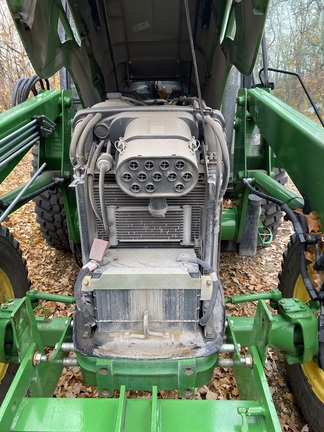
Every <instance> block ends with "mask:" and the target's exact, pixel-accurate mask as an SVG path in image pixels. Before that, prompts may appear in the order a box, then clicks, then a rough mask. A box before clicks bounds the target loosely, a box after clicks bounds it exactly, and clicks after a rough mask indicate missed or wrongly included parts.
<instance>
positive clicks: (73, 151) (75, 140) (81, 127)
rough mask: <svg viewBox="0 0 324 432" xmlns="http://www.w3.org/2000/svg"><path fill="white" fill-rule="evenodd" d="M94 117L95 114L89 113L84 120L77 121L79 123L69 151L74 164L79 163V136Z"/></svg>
mask: <svg viewBox="0 0 324 432" xmlns="http://www.w3.org/2000/svg"><path fill="white" fill-rule="evenodd" d="M92 117H93V114H88V115H87V116H86V117H85V118H84V119H83V120H81V121H80V122H79V123H77V125H76V126H75V129H74V131H73V135H72V139H71V144H70V152H69V156H70V161H71V163H72V165H73V166H74V165H76V164H77V159H76V149H77V146H78V142H79V138H80V136H81V134H82V132H83V130H84V128H85V127H86V125H87V124H88V123H89V121H90V120H91V119H92Z"/></svg>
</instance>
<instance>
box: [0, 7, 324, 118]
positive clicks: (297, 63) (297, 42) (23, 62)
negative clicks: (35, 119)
mask: <svg viewBox="0 0 324 432" xmlns="http://www.w3.org/2000/svg"><path fill="white" fill-rule="evenodd" d="M0 17H1V18H0V112H1V111H4V110H5V109H8V108H9V107H10V106H11V95H12V90H13V87H14V85H15V83H16V82H17V80H18V79H19V78H21V77H28V76H30V75H32V74H33V73H34V72H33V69H32V67H31V65H30V63H29V60H28V57H27V55H26V53H25V50H24V48H23V45H22V43H21V42H20V39H19V37H18V36H17V33H16V29H15V27H14V24H13V22H12V19H11V17H10V15H9V12H8V9H7V5H6V2H5V1H3V0H1V1H0ZM266 41H267V48H268V62H269V67H273V68H277V69H285V70H289V71H293V72H297V73H299V74H300V75H301V76H302V77H303V79H304V81H305V84H306V85H307V87H308V88H309V90H310V92H311V94H312V97H313V99H314V100H315V101H316V104H317V106H318V107H319V110H320V111H322V112H323V110H324V94H323V93H324V92H323V82H324V0H272V2H271V3H270V11H269V16H268V21H267V25H266ZM260 68H261V63H260V61H259V62H258V64H257V68H256V69H257V70H258V69H260ZM256 80H258V78H257V77H256ZM270 81H274V82H275V91H274V94H275V95H276V96H277V97H279V98H280V99H282V100H284V101H286V102H288V103H289V104H291V105H292V106H293V107H294V108H296V109H298V110H299V111H301V112H303V113H304V114H306V115H308V116H311V117H312V118H314V119H315V117H314V116H313V115H312V109H311V107H310V104H309V102H308V101H307V99H306V97H305V95H304V93H303V92H302V90H301V87H300V85H299V84H298V81H297V79H296V78H292V77H289V76H287V75H277V74H276V75H274V74H270Z"/></svg>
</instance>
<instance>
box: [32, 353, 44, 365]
mask: <svg viewBox="0 0 324 432" xmlns="http://www.w3.org/2000/svg"><path fill="white" fill-rule="evenodd" d="M45 361H47V357H46V354H41V353H40V352H38V351H36V352H35V354H34V356H33V366H37V365H39V364H40V363H43V362H45Z"/></svg>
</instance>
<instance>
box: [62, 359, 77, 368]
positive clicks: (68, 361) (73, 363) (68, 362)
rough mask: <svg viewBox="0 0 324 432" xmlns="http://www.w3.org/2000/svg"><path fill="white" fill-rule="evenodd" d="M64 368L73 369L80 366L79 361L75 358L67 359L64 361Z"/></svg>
mask: <svg viewBox="0 0 324 432" xmlns="http://www.w3.org/2000/svg"><path fill="white" fill-rule="evenodd" d="M62 363H63V366H65V367H73V366H78V360H77V359H76V358H74V357H66V358H64V359H63V362H62Z"/></svg>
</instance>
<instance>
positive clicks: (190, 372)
mask: <svg viewBox="0 0 324 432" xmlns="http://www.w3.org/2000/svg"><path fill="white" fill-rule="evenodd" d="M184 373H185V375H192V374H193V370H192V369H191V368H189V367H186V368H185V369H184Z"/></svg>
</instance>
